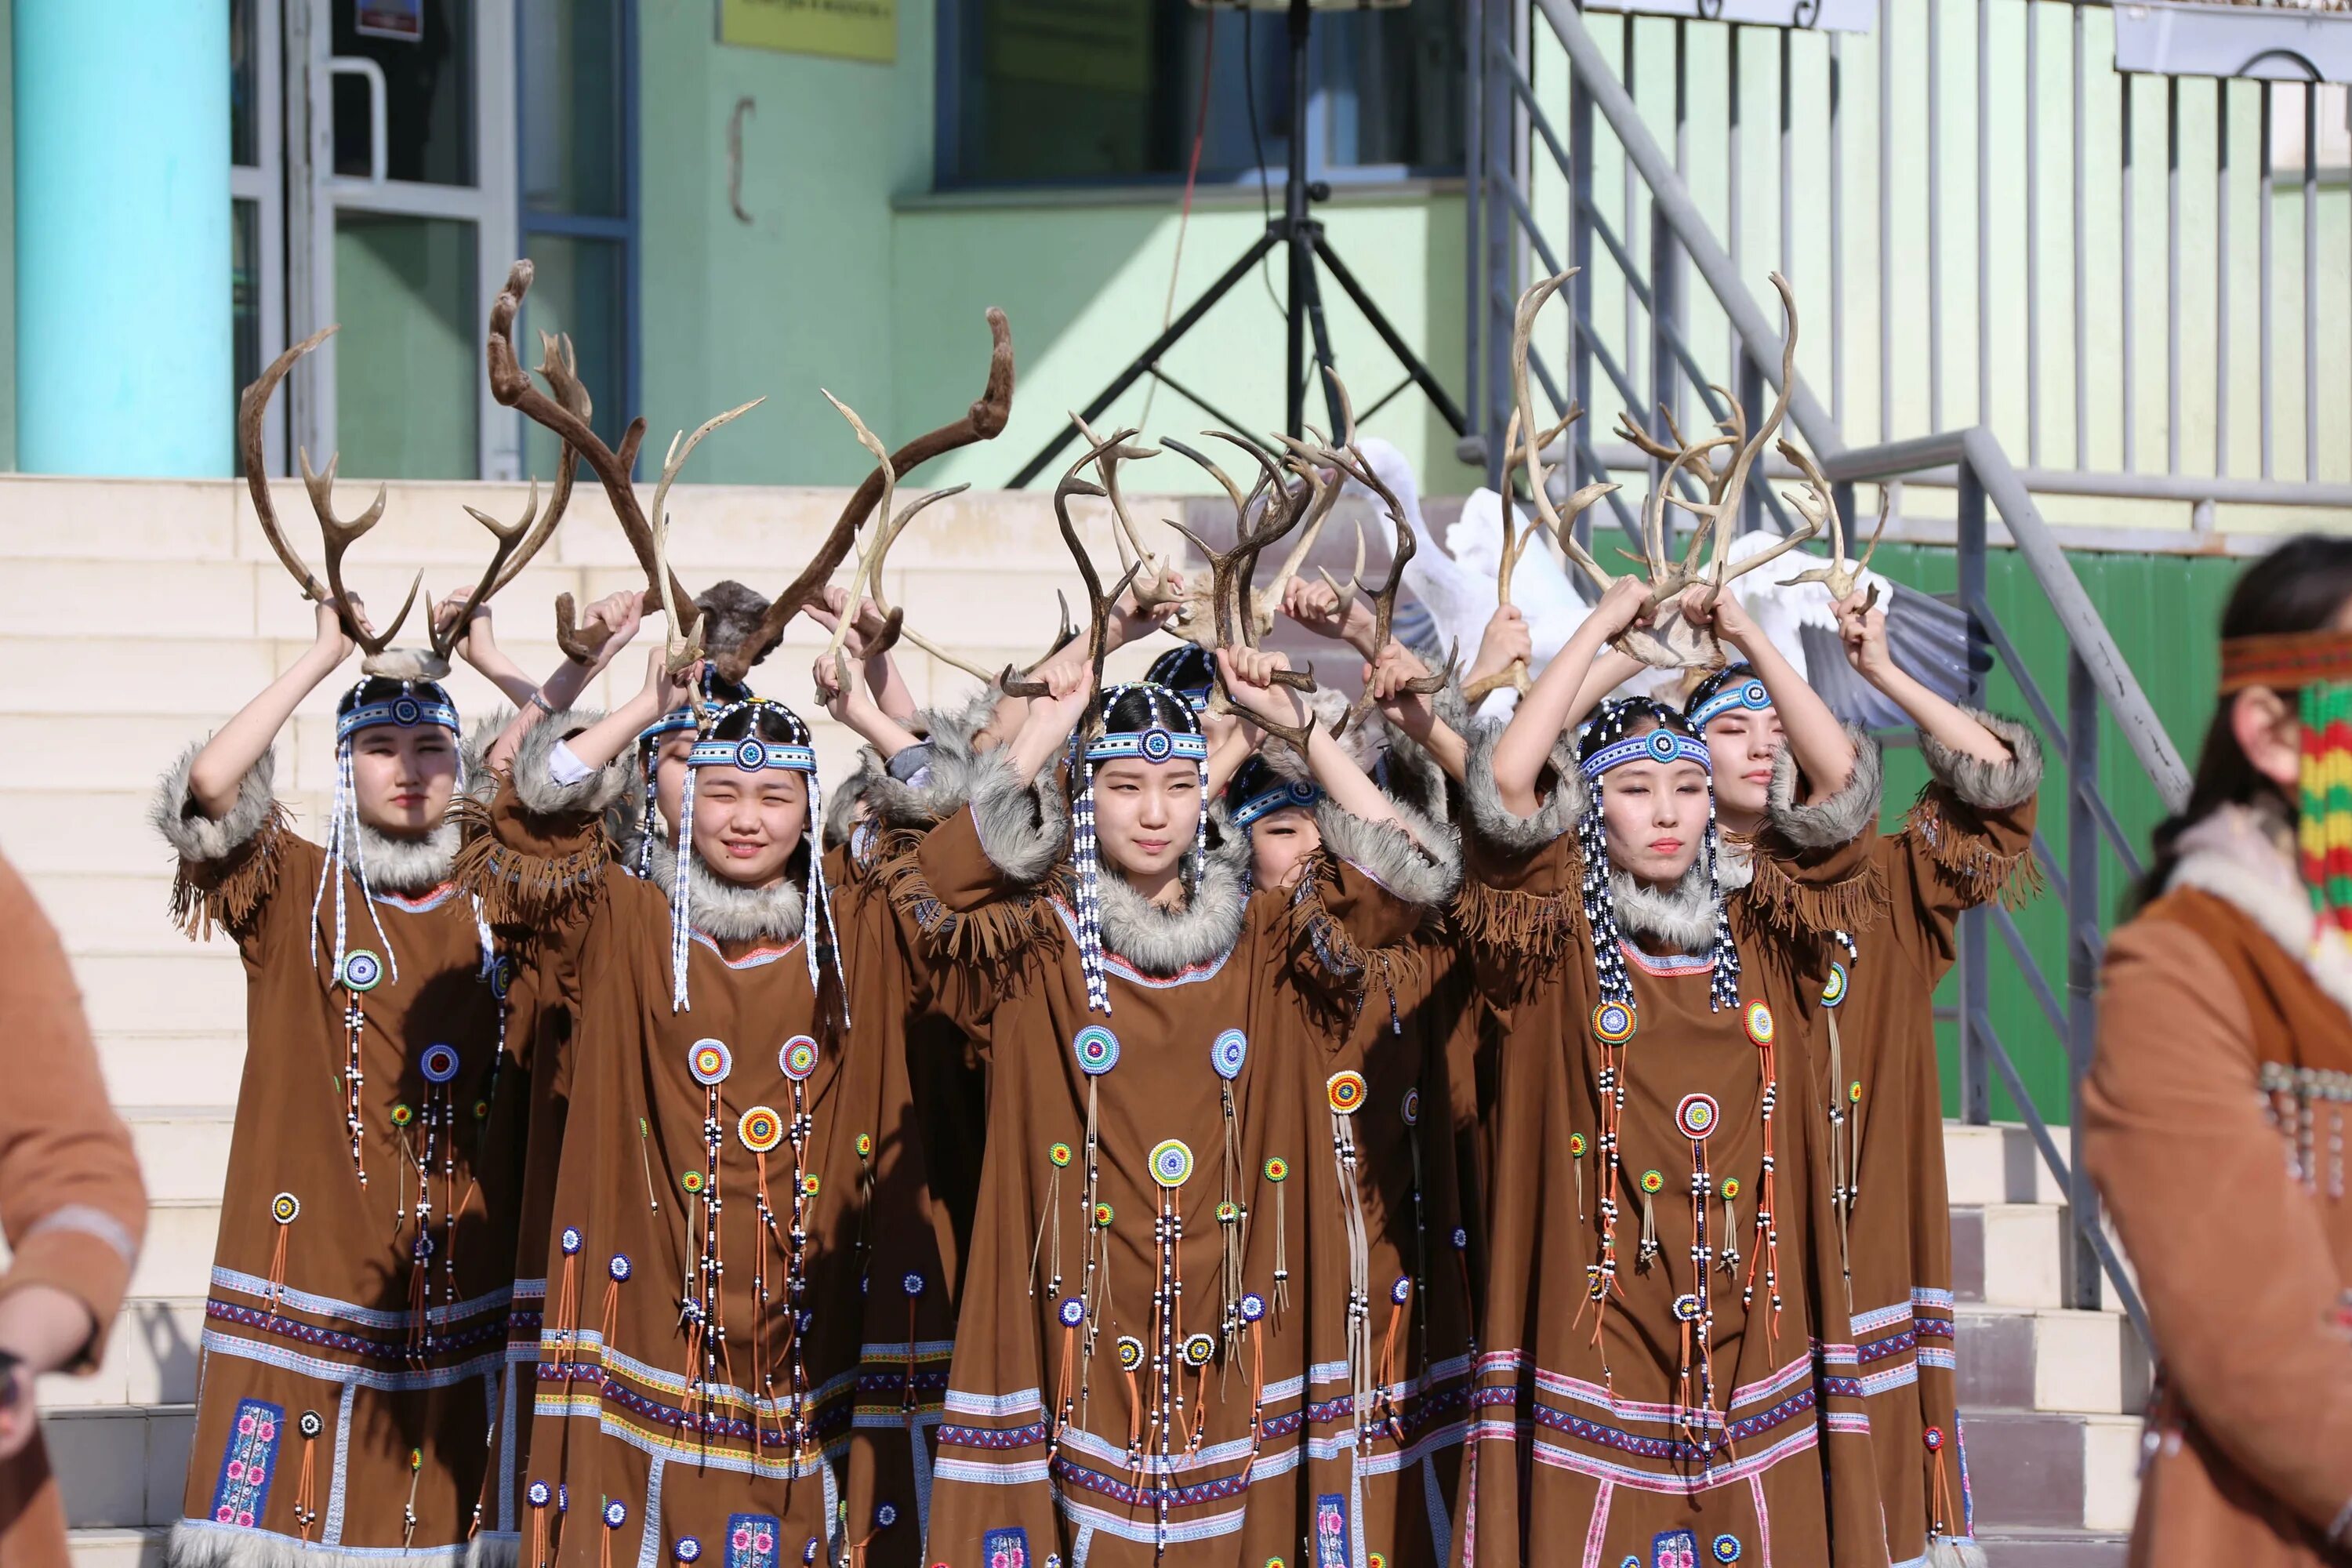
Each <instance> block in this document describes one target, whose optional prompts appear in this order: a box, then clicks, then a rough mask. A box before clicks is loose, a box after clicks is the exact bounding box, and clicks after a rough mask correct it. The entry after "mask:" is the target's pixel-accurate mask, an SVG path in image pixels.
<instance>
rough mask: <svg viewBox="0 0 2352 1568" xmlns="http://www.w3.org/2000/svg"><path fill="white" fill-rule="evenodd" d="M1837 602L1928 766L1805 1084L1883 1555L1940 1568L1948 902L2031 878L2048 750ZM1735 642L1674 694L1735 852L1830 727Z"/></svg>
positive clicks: (1862, 923) (1947, 1535) (1949, 1491)
mask: <svg viewBox="0 0 2352 1568" xmlns="http://www.w3.org/2000/svg"><path fill="white" fill-rule="evenodd" d="M1836 608H1837V613H1838V618H1839V626H1840V630H1841V633H1842V636H1843V640H1844V646H1845V650H1846V655H1847V658H1848V659H1849V661H1850V662H1851V663H1852V664H1853V668H1854V669H1855V670H1856V671H1857V672H1858V673H1859V674H1860V675H1861V676H1862V677H1863V679H1865V680H1867V681H1868V682H1870V683H1871V685H1872V686H1874V687H1875V688H1876V689H1878V690H1879V691H1881V692H1882V693H1884V694H1885V696H1886V697H1888V698H1889V699H1890V700H1893V701H1894V702H1895V705H1896V706H1897V707H1899V708H1900V709H1902V710H1903V711H1904V713H1905V714H1906V716H1907V717H1908V718H1910V719H1911V721H1913V722H1914V723H1915V724H1916V725H1917V726H1918V729H1919V751H1920V755H1921V757H1922V758H1923V759H1924V760H1925V761H1926V763H1927V769H1928V773H1929V774H1930V778H1929V782H1928V784H1927V788H1926V789H1924V790H1923V791H1922V792H1921V793H1920V795H1919V799H1918V801H1917V803H1916V805H1913V807H1912V809H1911V812H1910V815H1909V816H1908V817H1907V818H1906V820H1905V822H1904V825H1903V827H1902V830H1901V831H1899V832H1897V833H1894V834H1889V835H1886V836H1884V837H1879V838H1877V839H1876V840H1875V841H1874V846H1873V848H1872V850H1871V854H1870V858H1869V861H1868V863H1867V865H1866V866H1865V868H1864V872H1863V876H1864V888H1865V889H1866V892H1867V895H1868V897H1869V899H1870V905H1871V907H1870V908H1868V909H1867V910H1864V911H1863V912H1862V913H1861V914H1860V915H1859V916H1858V917H1857V919H1856V923H1855V924H1853V926H1851V927H1848V928H1844V929H1842V930H1840V931H1837V932H1835V933H1834V937H1835V940H1836V941H1837V942H1838V943H1839V945H1840V947H1841V948H1842V949H1843V951H1842V952H1837V953H1835V954H1833V955H1832V960H1831V963H1830V971H1829V974H1828V976H1827V978H1826V980H1825V981H1824V982H1823V985H1822V992H1821V998H1820V999H1821V1004H1822V1009H1823V1012H1824V1014H1825V1017H1824V1021H1823V1025H1822V1028H1823V1032H1824V1036H1825V1039H1826V1046H1827V1048H1826V1049H1824V1050H1822V1051H1821V1052H1818V1053H1816V1054H1815V1056H1814V1058H1813V1066H1814V1068H1815V1071H1814V1075H1813V1077H1814V1086H1813V1091H1814V1094H1815V1096H1816V1098H1817V1100H1819V1102H1820V1103H1821V1104H1822V1106H1823V1107H1824V1108H1825V1112H1826V1115H1827V1118H1828V1122H1829V1129H1828V1132H1829V1139H1828V1147H1829V1157H1830V1187H1831V1201H1832V1205H1833V1207H1834V1209H1835V1211H1836V1217H1837V1237H1836V1240H1837V1248H1838V1256H1839V1259H1840V1264H1841V1268H1842V1270H1843V1274H1844V1286H1843V1300H1844V1304H1845V1306H1846V1307H1847V1309H1848V1310H1849V1311H1850V1312H1851V1313H1852V1318H1853V1334H1854V1341H1855V1345H1856V1349H1857V1352H1858V1354H1859V1357H1860V1362H1861V1367H1862V1383H1863V1388H1864V1405H1865V1407H1866V1408H1867V1409H1868V1411H1869V1413H1870V1431H1871V1441H1872V1446H1873V1447H1874V1451H1875V1453H1876V1458H1877V1470H1878V1480H1879V1484H1880V1486H1881V1487H1882V1488H1883V1489H1884V1491H1885V1508H1886V1534H1887V1542H1886V1544H1887V1552H1888V1555H1889V1556H1890V1558H1891V1559H1892V1560H1893V1561H1895V1563H1918V1562H1925V1563H1932V1564H1937V1565H1939V1568H1940V1565H1943V1564H1963V1563H1981V1562H1982V1553H1981V1552H1979V1551H1978V1549H1977V1547H1976V1545H1975V1542H1974V1541H1973V1540H1972V1539H1971V1529H1970V1519H1969V1512H1970V1510H1969V1484H1968V1464H1967V1450H1966V1446H1965V1444H1964V1442H1963V1440H1962V1437H1961V1433H1960V1426H1959V1414H1958V1405H1957V1392H1958V1391H1957V1388H1956V1372H1955V1366H1954V1360H1953V1334H1952V1256H1951V1255H1952V1245H1951V1219H1950V1210H1949V1205H1948V1199H1947V1197H1946V1189H1945V1183H1944V1127H1943V1097H1942V1089H1941V1084H1940V1081H1939V1079H1938V1077H1937V1069H1936V1029H1935V1017H1934V1012H1933V1005H1934V995H1935V989H1936V985H1937V983H1938V982H1939V981H1940V980H1942V978H1943V977H1944V974H1945V973H1946V972H1947V971H1948V970H1949V969H1950V967H1951V964H1952V961H1953V958H1954V956H1955V945H1954V944H1955V939H1956V935H1957V931H1958V921H1959V917H1960V915H1961V914H1962V913H1964V912H1965V911H1967V910H1970V909H1973V908H1975V907H1976V906H1977V905H1979V904H1980V903H1982V902H1984V901H1985V900H1988V899H1991V898H1996V897H2000V896H2002V894H2003V893H2004V892H2005V891H2007V890H2009V889H2012V888H2019V889H2021V888H2024V887H2027V886H2030V885H2031V878H2032V865H2031V860H2030V847H2031V845H2032V839H2033V812H2034V797H2035V793H2036V791H2037V790H2038V789H2039V787H2040V785H2041V782H2042V751H2041V746H2040V744H2039V743H2038V742H2037V741H2036V740H2035V738H2034V735H2033V732H2032V731H2031V730H2029V729H2027V728H2026V727H2025V726H2024V725H2022V724H2019V723H2016V722H2014V721H2010V720H2006V719H2001V718H1998V717H1995V716H1994V715H1991V714H1989V713H1983V712H1979V711H1974V710H1966V709H1962V708H1959V707H1958V706H1956V705H1954V704H1953V703H1950V702H1948V701H1946V700H1944V699H1943V698H1941V697H1938V696H1937V694H1936V693H1935V692H1933V691H1931V690H1929V689H1927V687H1925V686H1923V685H1921V684H1920V683H1919V682H1918V681H1917V680H1916V679H1913V678H1912V677H1911V676H1910V675H1908V674H1906V673H1905V672H1904V671H1903V670H1902V669H1900V668H1897V667H1896V666H1895V661H1894V660H1893V658H1890V657H1889V655H1888V653H1887V647H1886V616H1885V611H1883V610H1879V609H1875V608H1872V607H1870V606H1869V604H1868V601H1866V600H1865V598H1864V595H1861V594H1859V593H1856V594H1853V595H1850V596H1849V597H1847V598H1845V599H1843V600H1841V601H1839V602H1838V604H1837V606H1836ZM1742 646H1743V647H1748V648H1752V649H1753V650H1754V658H1753V661H1752V662H1749V661H1745V660H1743V661H1739V662H1735V663H1732V664H1729V665H1727V666H1726V667H1725V668H1721V669H1718V670H1717V671H1715V672H1714V673H1713V674H1711V675H1709V676H1708V677H1706V679H1704V680H1702V681H1700V682H1699V684H1698V685H1697V686H1696V688H1695V689H1693V690H1692V692H1691V694H1690V697H1689V699H1688V700H1686V702H1685V705H1684V710H1685V713H1687V714H1688V715H1689V717H1690V720H1691V723H1692V725H1693V727H1694V728H1696V729H1697V730H1698V731H1700V732H1701V734H1702V735H1703V736H1704V737H1705V738H1706V743H1707V749H1708V751H1709V752H1710V753H1712V755H1713V758H1714V772H1715V780H1716V786H1715V788H1716V803H1717V819H1718V821H1719V822H1720V823H1721V825H1722V826H1723V828H1724V829H1725V831H1726V832H1727V835H1729V836H1730V846H1731V852H1732V853H1733V854H1735V855H1745V854H1746V853H1747V852H1748V851H1747V847H1748V844H1749V843H1750V842H1751V841H1752V840H1753V839H1754V837H1755V836H1756V835H1757V834H1758V833H1759V832H1761V831H1762V830H1763V829H1764V828H1765V827H1766V826H1767V824H1768V823H1769V817H1770V812H1771V809H1772V805H1773V803H1774V802H1775V801H1785V800H1786V798H1787V796H1788V793H1789V791H1790V788H1791V786H1792V783H1793V780H1794V778H1795V777H1796V775H1797V773H1799V772H1804V773H1811V767H1810V766H1809V765H1808V764H1809V762H1810V759H1809V757H1808V755H1807V746H1806V743H1805V742H1806V741H1807V739H1808V737H1823V736H1828V737H1833V736H1834V734H1835V725H1836V721H1835V720H1834V719H1833V718H1832V716H1831V714H1830V712H1829V710H1828V709H1827V708H1826V707H1825V706H1824V705H1823V704H1822V701H1821V700H1820V699H1819V698H1818V697H1816V696H1815V695H1814V694H1813V693H1812V692H1811V689H1808V688H1806V687H1805V685H1804V684H1803V682H1802V680H1801V679H1799V678H1798V676H1797V674H1796V671H1795V670H1794V669H1793V668H1790V666H1789V664H1788V663H1787V661H1786V660H1785V659H1784V658H1781V657H1780V654H1779V652H1778V650H1777V649H1775V648H1773V647H1772V646H1771V644H1770V643H1769V642H1768V641H1765V640H1763V639H1761V638H1756V637H1750V638H1748V639H1747V640H1746V641H1745V642H1744V643H1743V644H1742ZM1815 743H1816V745H1818V742H1815ZM1791 764H1793V766H1792V765H1791ZM1865 1133H1867V1136H1865Z"/></svg>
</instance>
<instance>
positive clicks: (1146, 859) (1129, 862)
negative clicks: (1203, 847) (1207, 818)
mask: <svg viewBox="0 0 2352 1568" xmlns="http://www.w3.org/2000/svg"><path fill="white" fill-rule="evenodd" d="M1200 830H1201V769H1200V764H1199V763H1194V762H1193V761H1192V760H1191V759H1190V758H1184V757H1173V758H1171V759H1170V760H1168V761H1167V762H1164V763H1147V762H1145V761H1143V760H1142V759H1141V758H1139V757H1121V758H1119V759H1118V761H1116V762H1109V763H1103V764H1102V765H1101V766H1100V767H1099V768H1097V770H1096V771H1095V840H1096V842H1097V845H1099V846H1100V847H1101V850H1102V857H1103V858H1104V859H1106V860H1108V861H1109V862H1110V863H1111V864H1112V865H1113V866H1116V867H1117V868H1118V869H1119V870H1120V871H1122V872H1124V873H1125V874H1126V876H1127V877H1128V879H1129V880H1131V881H1139V882H1146V883H1150V882H1157V881H1160V880H1161V879H1165V878H1168V877H1171V876H1173V875H1174V874H1175V873H1176V871H1177V870H1178V869H1179V868H1181V866H1182V865H1183V862H1184V857H1185V856H1186V855H1188V854H1190V853H1192V842H1193V839H1194V838H1195V837H1197V836H1198V835H1199V833H1200Z"/></svg>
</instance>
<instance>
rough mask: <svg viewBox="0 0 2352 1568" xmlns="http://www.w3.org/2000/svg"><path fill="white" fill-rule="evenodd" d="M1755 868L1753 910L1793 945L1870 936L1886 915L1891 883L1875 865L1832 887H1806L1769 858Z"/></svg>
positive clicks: (1764, 857) (1750, 895) (1751, 889)
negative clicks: (1843, 935)
mask: <svg viewBox="0 0 2352 1568" xmlns="http://www.w3.org/2000/svg"><path fill="white" fill-rule="evenodd" d="M1755 868H1756V878H1755V880H1753V881H1751V882H1750V883H1748V900H1749V907H1750V908H1752V909H1753V910H1755V912H1756V915H1757V917H1758V919H1759V921H1761V923H1762V924H1763V925H1764V926H1765V927H1766V928H1768V929H1769V930H1771V931H1776V932H1778V933H1779V934H1780V935H1781V936H1784V937H1787V938H1790V939H1791V940H1798V941H1802V940H1806V939H1809V938H1812V937H1818V936H1821V935H1822V934H1823V933H1824V932H1827V931H1846V932H1849V933H1853V932H1859V931H1868V930H1869V929H1870V928H1871V927H1872V926H1874V925H1875V924H1877V923H1878V919H1879V916H1880V915H1881V914H1883V913H1884V912H1885V910H1886V899H1887V894H1886V879H1885V876H1884V875H1883V874H1881V872H1880V871H1879V868H1878V863H1877V862H1876V861H1875V860H1867V861H1864V863H1863V866H1862V868H1861V869H1860V870H1858V871H1856V872H1855V873H1854V874H1853V876H1851V877H1847V878H1845V879H1843V880H1841V881H1837V882H1832V883H1830V884H1829V885H1828V886H1826V887H1823V886H1818V885H1815V884H1811V883H1807V882H1800V881H1799V880H1797V879H1795V878H1794V877H1791V876H1790V875H1789V868H1787V867H1786V866H1785V865H1783V864H1782V863H1781V862H1780V861H1779V860H1777V859H1775V858H1772V857H1771V856H1769V855H1758V856H1757V857H1756V862H1755Z"/></svg>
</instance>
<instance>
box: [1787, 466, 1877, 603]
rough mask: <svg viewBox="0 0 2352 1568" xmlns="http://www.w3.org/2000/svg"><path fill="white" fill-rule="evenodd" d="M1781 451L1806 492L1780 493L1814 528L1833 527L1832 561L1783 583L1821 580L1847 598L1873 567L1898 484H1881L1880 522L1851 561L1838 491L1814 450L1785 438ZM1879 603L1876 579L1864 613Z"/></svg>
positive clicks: (1837, 596)
mask: <svg viewBox="0 0 2352 1568" xmlns="http://www.w3.org/2000/svg"><path fill="white" fill-rule="evenodd" d="M1780 456H1782V457H1783V458H1787V459H1788V460H1789V461H1790V463H1791V464H1793V465H1794V466H1795V467H1796V468H1798V469H1799V470H1801V472H1802V473H1803V474H1804V476H1805V490H1804V492H1800V491H1797V490H1784V491H1782V492H1781V493H1782V494H1783V495H1785V496H1786V497H1787V498H1788V500H1789V504H1790V506H1793V507H1795V508H1796V509H1797V510H1798V512H1799V513H1800V514H1801V515H1802V516H1803V518H1804V520H1805V521H1807V522H1809V523H1811V525H1812V526H1813V528H1814V529H1815V530H1819V529H1820V528H1822V526H1823V525H1824V524H1826V525H1827V526H1828V528H1829V531H1830V559H1829V563H1828V564H1827V565H1825V566H1814V567H1810V568H1808V569H1806V570H1805V571H1802V572H1800V573H1798V574H1796V575H1795V576H1793V577H1790V578H1786V579H1784V580H1783V581H1782V582H1781V584H1780V586H1782V587H1783V588H1793V587H1795V586H1796V585H1797V584H1800V583H1820V584H1824V585H1825V586H1826V587H1827V588H1828V589H1829V591H1830V597H1832V599H1843V598H1846V597H1848V596H1850V595H1852V594H1853V590H1854V584H1856V583H1858V582H1860V581H1861V578H1862V574H1864V572H1867V571H1869V570H1870V561H1871V557H1873V556H1874V555H1876V554H1877V553H1878V541H1879V539H1880V538H1881V537H1882V536H1883V535H1884V534H1885V532H1886V514H1887V512H1888V510H1890V509H1891V508H1892V507H1893V505H1894V500H1895V487H1894V486H1892V485H1881V486H1879V487H1878V526H1877V527H1876V528H1874V529H1872V530H1871V532H1870V543H1869V544H1868V545H1867V546H1866V547H1864V550H1863V552H1862V559H1861V560H1859V561H1849V560H1847V559H1846V554H1845V521H1844V519H1843V518H1841V517H1840V516H1838V509H1837V496H1836V493H1835V492H1834V491H1833V490H1832V489H1830V482H1829V480H1828V479H1826V478H1825V477H1824V476H1823V475H1822V469H1821V465H1820V464H1818V463H1816V462H1814V461H1813V458H1812V456H1811V453H1808V452H1806V451H1805V450H1804V449H1803V448H1802V447H1799V446H1797V445H1796V444H1795V443H1794V442H1792V441H1782V442H1781V443H1780ZM1877 603H1878V584H1875V583H1873V584H1871V585H1870V596H1869V597H1868V598H1867V599H1865V600H1864V601H1863V605H1862V612H1863V614H1864V615H1868V614H1869V613H1870V611H1871V607H1872V606H1873V605H1876V604H1877Z"/></svg>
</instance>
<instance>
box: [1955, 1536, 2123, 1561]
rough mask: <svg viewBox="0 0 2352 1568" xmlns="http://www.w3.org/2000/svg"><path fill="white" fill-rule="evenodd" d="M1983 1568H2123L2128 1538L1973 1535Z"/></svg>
mask: <svg viewBox="0 0 2352 1568" xmlns="http://www.w3.org/2000/svg"><path fill="white" fill-rule="evenodd" d="M1977 1544H1978V1545H1979V1546H1981V1547H1983V1548H1984V1553H1985V1563H1986V1568H2124V1563H2125V1562H2126V1559H2127V1558H2128V1556H2129V1551H2130V1546H2131V1538H2130V1536H2128V1535H2127V1534H2126V1533H2124V1532H2122V1531H2110V1530H1996V1531H1984V1530H1979V1531H1977Z"/></svg>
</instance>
